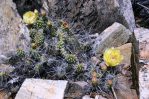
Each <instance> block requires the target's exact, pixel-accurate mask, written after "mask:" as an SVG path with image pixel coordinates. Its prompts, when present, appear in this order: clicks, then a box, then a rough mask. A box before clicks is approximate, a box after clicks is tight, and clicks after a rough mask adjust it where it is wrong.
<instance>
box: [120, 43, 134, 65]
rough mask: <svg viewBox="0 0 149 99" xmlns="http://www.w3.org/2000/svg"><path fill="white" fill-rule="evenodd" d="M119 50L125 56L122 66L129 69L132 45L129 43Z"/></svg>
mask: <svg viewBox="0 0 149 99" xmlns="http://www.w3.org/2000/svg"><path fill="white" fill-rule="evenodd" d="M117 48H118V49H119V50H120V51H121V54H122V55H123V61H122V64H125V65H127V66H128V67H129V66H130V65H131V54H132V43H127V44H124V45H122V46H120V47H117Z"/></svg>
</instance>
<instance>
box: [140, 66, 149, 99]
mask: <svg viewBox="0 0 149 99" xmlns="http://www.w3.org/2000/svg"><path fill="white" fill-rule="evenodd" d="M139 88H140V90H139V92H140V99H148V98H149V65H144V66H143V67H142V68H141V69H140V71H139Z"/></svg>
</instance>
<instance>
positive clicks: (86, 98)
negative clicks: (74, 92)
mask: <svg viewBox="0 0 149 99" xmlns="http://www.w3.org/2000/svg"><path fill="white" fill-rule="evenodd" d="M82 99H93V98H90V96H89V95H85V96H83V97H82Z"/></svg>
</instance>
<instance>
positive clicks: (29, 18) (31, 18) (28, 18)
mask: <svg viewBox="0 0 149 99" xmlns="http://www.w3.org/2000/svg"><path fill="white" fill-rule="evenodd" d="M37 18H38V11H37V10H35V11H34V12H32V11H28V12H26V13H25V14H24V15H23V21H24V22H25V23H26V24H33V23H35V22H36V20H37Z"/></svg>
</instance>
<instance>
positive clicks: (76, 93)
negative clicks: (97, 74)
mask: <svg viewBox="0 0 149 99" xmlns="http://www.w3.org/2000/svg"><path fill="white" fill-rule="evenodd" d="M87 86H88V83H87V82H84V81H78V82H72V83H69V86H68V89H67V90H66V94H65V99H82V97H83V96H84V95H85V92H86V88H87Z"/></svg>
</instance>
